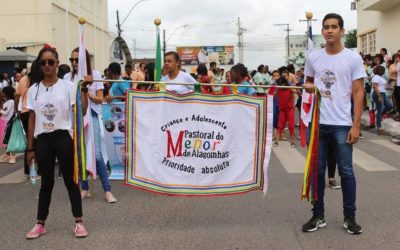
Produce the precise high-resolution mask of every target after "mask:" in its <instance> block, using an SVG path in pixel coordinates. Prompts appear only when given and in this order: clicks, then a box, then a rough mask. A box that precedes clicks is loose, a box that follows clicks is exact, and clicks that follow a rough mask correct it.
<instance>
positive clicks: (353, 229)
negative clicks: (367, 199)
mask: <svg viewBox="0 0 400 250" xmlns="http://www.w3.org/2000/svg"><path fill="white" fill-rule="evenodd" d="M324 32H325V33H324ZM342 32H343V19H342V18H341V17H340V16H339V15H336V14H329V15H327V16H326V17H325V18H324V21H323V33H324V36H325V39H326V40H327V48H326V50H325V49H322V50H318V51H316V52H315V53H312V54H311V55H310V57H309V59H308V60H307V63H306V65H305V68H303V67H301V68H299V69H297V70H296V69H295V67H294V65H292V64H289V65H286V66H282V67H279V68H278V69H276V70H273V71H270V70H269V67H268V66H266V65H259V66H258V67H257V69H256V70H252V71H249V70H248V68H247V67H246V66H245V65H243V64H241V63H238V64H236V65H234V66H232V67H231V68H230V69H229V70H227V71H226V72H225V70H224V69H223V68H218V67H217V66H218V65H217V64H216V63H214V62H211V63H210V64H209V65H205V64H200V65H198V67H197V70H196V71H197V72H196V73H197V74H193V73H192V74H189V73H186V72H185V71H184V70H183V69H182V67H181V60H180V58H179V55H178V54H177V53H176V52H173V51H170V52H167V53H166V54H165V55H164V66H163V69H162V79H161V81H162V82H168V83H169V84H168V85H167V86H166V90H167V91H170V92H173V93H177V94H187V93H190V92H193V91H194V86H191V85H179V84H173V83H183V82H184V83H193V84H195V83H197V82H200V83H204V85H202V86H201V89H200V91H201V93H203V94H215V95H223V94H232V93H235V92H236V91H235V90H234V89H235V88H234V87H233V86H232V87H230V86H223V87H221V86H216V85H215V83H226V84H228V85H229V84H240V87H238V88H237V92H238V93H239V94H245V95H254V96H265V95H268V94H269V95H273V96H274V98H273V103H274V119H273V120H274V121H273V127H274V146H275V147H278V146H279V140H286V137H285V136H282V133H283V131H285V128H286V127H287V128H288V130H289V133H290V146H291V147H293V148H294V147H296V144H295V140H296V135H295V121H296V119H295V116H296V109H297V112H299V113H300V111H301V106H302V105H301V103H302V91H300V90H299V89H294V88H292V89H290V88H272V89H273V91H268V89H267V88H262V87H257V86H254V87H252V86H253V85H258V86H263V85H264V86H267V85H270V86H300V87H304V88H305V89H306V90H307V91H309V92H312V91H313V90H312V89H313V88H315V85H316V86H317V87H318V88H319V89H320V90H321V96H322V102H323V104H322V107H321V109H324V110H321V125H320V131H321V133H322V135H321V137H320V148H319V155H320V161H319V169H318V175H319V179H318V182H319V189H318V193H319V194H320V197H321V198H320V199H319V200H318V202H316V203H315V204H314V209H313V211H314V213H313V217H312V218H311V219H310V221H308V222H307V223H306V224H305V225H304V226H303V231H305V232H310V231H316V230H317V229H318V228H320V227H324V226H326V222H325V219H324V207H323V206H324V204H323V194H324V191H323V188H324V187H325V169H326V167H327V166H328V177H329V186H331V187H332V188H340V186H339V185H337V184H336V182H335V177H334V175H335V168H336V166H338V169H339V172H340V174H341V178H342V183H341V184H342V186H343V188H344V190H343V195H344V203H345V204H344V216H345V227H346V229H348V231H349V232H350V233H355V234H357V233H361V232H362V229H361V227H360V226H359V225H358V224H357V223H356V221H355V177H354V174H353V172H352V165H351V154H350V155H349V152H351V150H352V148H351V147H352V146H351V145H352V144H354V143H356V142H357V140H358V138H359V135H360V131H359V122H360V117H361V112H362V110H363V109H368V110H369V114H370V118H371V119H370V126H371V127H375V126H376V127H377V130H378V131H379V132H381V131H383V128H382V119H385V118H387V117H389V116H392V117H393V118H394V119H396V120H399V114H398V113H399V111H400V74H399V70H400V51H398V52H397V53H395V54H394V55H393V56H391V57H390V56H388V54H387V51H386V50H385V49H382V50H381V53H380V54H377V55H375V56H374V57H371V56H370V55H361V56H362V59H361V57H360V56H358V55H357V54H356V53H354V52H352V51H350V50H348V49H345V48H343V46H342V45H341V43H340V35H341V34H342ZM327 34H330V35H329V36H328V35H327ZM86 59H87V69H88V71H87V76H85V77H84V78H83V79H82V78H81V79H80V78H79V76H78V62H79V48H76V49H74V50H73V51H72V52H71V57H70V58H69V61H70V65H68V64H60V62H59V58H58V53H57V50H56V49H55V48H52V47H49V46H46V47H44V48H43V49H42V50H41V51H40V52H39V54H38V56H37V59H36V60H35V61H34V62H33V63H32V65H31V67H30V69H29V70H28V71H27V70H22V71H19V72H17V73H15V74H14V75H13V77H12V79H9V77H8V75H7V74H6V73H3V74H2V75H1V76H0V77H1V78H0V84H1V86H0V87H1V96H2V108H1V110H0V114H1V118H0V136H1V137H2V136H3V135H4V129H5V126H6V124H7V122H8V121H9V120H10V119H11V117H12V116H13V114H16V115H17V116H18V117H19V118H20V119H21V121H22V124H23V127H24V130H25V132H26V134H27V140H28V146H27V149H26V152H25V159H24V172H25V174H26V175H29V164H30V162H31V161H32V160H33V159H35V160H36V162H37V164H38V168H39V169H38V170H39V173H40V175H41V188H40V193H39V202H38V203H39V205H38V212H37V223H36V224H35V226H34V228H33V229H32V230H30V231H29V232H28V233H27V235H26V237H27V238H30V239H33V238H37V237H39V236H40V235H42V234H44V233H46V229H45V221H46V219H47V216H48V214H49V206H50V201H51V194H52V189H53V186H54V168H55V164H56V161H58V164H59V169H60V175H59V176H62V178H63V179H64V184H65V186H66V188H67V190H68V195H69V199H70V203H71V210H72V214H73V217H74V218H75V228H74V233H75V236H76V237H86V236H87V235H88V231H87V229H86V227H85V226H84V224H83V219H82V218H83V214H82V199H86V198H89V197H90V192H89V185H88V182H87V181H80V183H79V185H76V184H75V183H74V180H73V141H72V131H73V127H72V124H73V122H72V119H73V117H72V114H73V106H74V105H75V93H76V91H77V90H76V84H74V83H73V82H76V81H77V80H84V82H83V86H82V88H81V90H80V91H81V92H82V95H81V98H82V100H81V103H82V106H83V110H84V112H85V114H87V115H89V117H90V119H91V124H92V126H93V129H94V135H95V136H94V145H95V160H96V170H97V173H98V175H99V176H100V180H101V183H102V187H103V190H104V193H105V200H106V201H107V202H108V203H115V202H117V199H116V198H115V197H114V195H113V194H112V192H111V184H110V182H109V180H108V176H107V167H106V163H107V156H106V155H105V152H104V150H102V145H103V144H104V143H103V142H102V140H103V139H104V137H103V133H102V130H103V128H102V127H103V126H102V124H101V120H102V111H101V104H102V103H105V102H116V101H124V98H125V93H126V91H128V90H129V89H136V90H141V91H150V90H158V89H157V88H158V86H157V84H154V82H153V81H154V68H155V65H154V63H149V64H144V63H137V64H134V65H130V64H126V65H125V67H124V71H122V68H121V64H120V63H116V62H112V63H110V64H109V66H108V67H107V69H105V70H104V71H103V75H102V74H101V73H100V72H99V71H96V70H94V69H92V67H91V65H90V60H89V53H88V51H86ZM341 60H342V61H341ZM362 61H363V62H364V65H362ZM359 62H361V64H360V65H361V67H359ZM346 63H349V65H350V66H351V67H350V66H349V67H350V68H344V66H345V64H346ZM332 65H336V66H335V67H336V68H335V67H333V68H334V69H332V71H334V70H335V69H339V68H341V69H342V70H341V71H340V72H339V73H337V72H336V73H335V72H331V71H329V72H327V71H326V69H329V68H332ZM207 66H209V67H208V68H207ZM325 66H326V69H325V68H321V67H325ZM362 66H364V67H362ZM354 67H355V68H354ZM350 70H352V71H350ZM365 76H367V77H365ZM102 79H106V80H110V81H107V82H104V83H103V82H101V80H102ZM363 79H364V80H363ZM95 80H96V81H95ZM117 80H118V81H119V82H118V83H117V82H113V81H117ZM144 81H150V82H151V83H145V82H144ZM314 81H315V82H316V83H315V84H314ZM318 81H321V82H318ZM317 82H318V83H317ZM360 82H362V84H361V85H360ZM333 84H342V85H343V86H342V88H341V89H339V90H337V91H339V92H340V91H341V92H340V93H339V94H338V93H333V92H332V91H331V87H332V85H333ZM246 85H247V86H246ZM351 96H353V99H352V100H351V101H350V99H351ZM364 96H365V98H364ZM360 100H361V101H360ZM362 100H364V105H360V103H362ZM350 103H351V106H352V107H351V110H352V112H351V113H350V112H347V111H350V106H349V105H350ZM331 109H332V110H333V111H332V110H331ZM326 110H328V111H329V112H324V111H326ZM357 126H358V127H357ZM343 136H345V137H346V138H344V140H343V141H341V139H343V138H342V137H343ZM321 138H322V139H321ZM1 141H3V140H2V138H1ZM345 142H347V144H346V143H345ZM2 146H4V145H2ZM342 149H344V150H342ZM349 161H350V162H349ZM0 162H9V163H15V162H16V158H15V154H14V153H12V152H10V153H7V154H5V155H2V156H0Z"/></svg>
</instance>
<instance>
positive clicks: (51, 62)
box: [40, 59, 56, 67]
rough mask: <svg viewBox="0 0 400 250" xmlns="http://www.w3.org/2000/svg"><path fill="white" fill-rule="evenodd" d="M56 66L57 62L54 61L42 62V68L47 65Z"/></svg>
mask: <svg viewBox="0 0 400 250" xmlns="http://www.w3.org/2000/svg"><path fill="white" fill-rule="evenodd" d="M55 64H56V61H55V60H53V59H50V60H42V61H40V66H42V67H44V66H46V65H49V66H54V65H55Z"/></svg>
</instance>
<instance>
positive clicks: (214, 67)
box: [208, 62, 217, 83]
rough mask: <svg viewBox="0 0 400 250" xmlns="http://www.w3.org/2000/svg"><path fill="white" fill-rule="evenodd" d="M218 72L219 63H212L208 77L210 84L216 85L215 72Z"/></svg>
mask: <svg viewBox="0 0 400 250" xmlns="http://www.w3.org/2000/svg"><path fill="white" fill-rule="evenodd" d="M216 70H217V63H216V62H210V69H209V70H208V77H209V78H210V83H215V71H216Z"/></svg>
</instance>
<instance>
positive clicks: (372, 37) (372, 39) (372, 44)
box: [368, 31, 376, 54]
mask: <svg viewBox="0 0 400 250" xmlns="http://www.w3.org/2000/svg"><path fill="white" fill-rule="evenodd" d="M368 43H369V52H370V53H371V54H375V53H376V32H375V31H374V32H371V33H369V34H368Z"/></svg>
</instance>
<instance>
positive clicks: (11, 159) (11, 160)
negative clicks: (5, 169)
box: [8, 155, 17, 164]
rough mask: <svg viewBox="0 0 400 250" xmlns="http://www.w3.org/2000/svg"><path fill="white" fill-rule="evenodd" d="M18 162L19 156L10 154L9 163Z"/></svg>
mask: <svg viewBox="0 0 400 250" xmlns="http://www.w3.org/2000/svg"><path fill="white" fill-rule="evenodd" d="M16 162H17V157H16V156H15V155H10V160H9V161H8V163H10V164H14V163H16Z"/></svg>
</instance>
